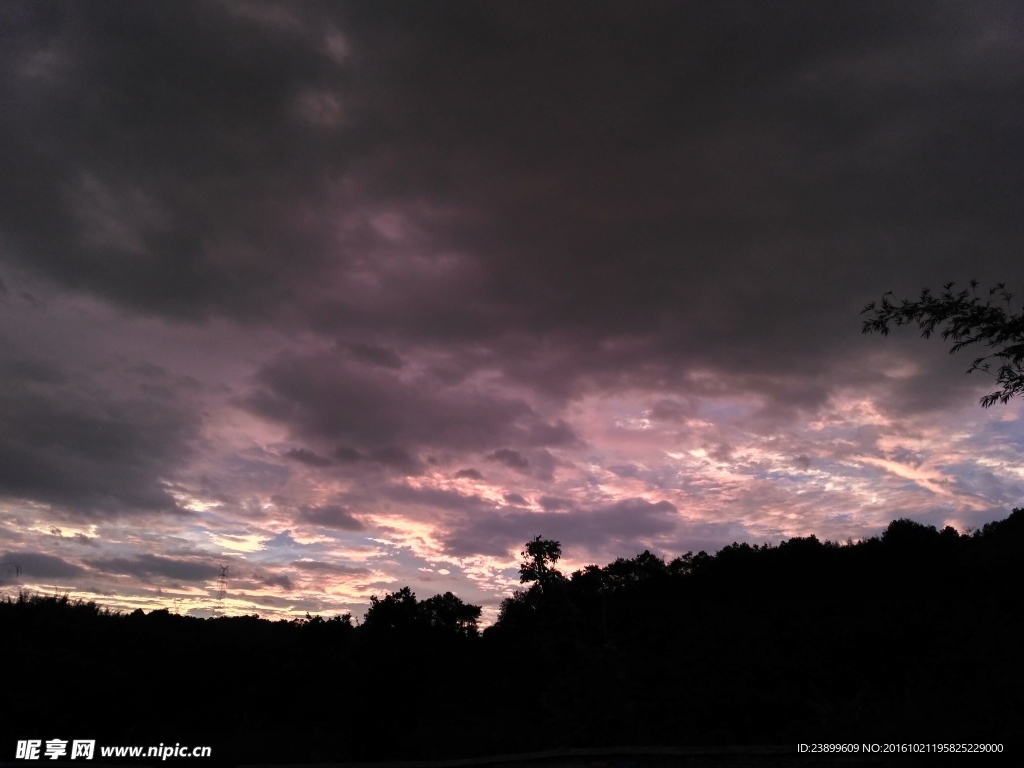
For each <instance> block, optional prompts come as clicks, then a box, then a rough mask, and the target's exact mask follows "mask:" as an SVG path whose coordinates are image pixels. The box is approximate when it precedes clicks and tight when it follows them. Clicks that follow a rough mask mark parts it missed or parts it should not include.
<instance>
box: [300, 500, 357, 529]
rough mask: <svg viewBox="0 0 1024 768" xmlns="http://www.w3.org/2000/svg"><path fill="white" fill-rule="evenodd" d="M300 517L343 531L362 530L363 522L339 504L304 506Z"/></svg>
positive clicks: (315, 523)
mask: <svg viewBox="0 0 1024 768" xmlns="http://www.w3.org/2000/svg"><path fill="white" fill-rule="evenodd" d="M299 518H300V519H301V520H302V521H303V522H306V523H312V524H313V525H321V526H323V527H325V528H337V529H339V530H342V531H361V530H363V524H362V523H361V522H360V521H359V519H358V518H356V517H354V516H353V515H352V514H351V513H350V512H349V511H348V510H347V509H345V508H344V507H342V506H339V505H337V504H328V505H325V506H322V507H302V508H301V509H300V510H299Z"/></svg>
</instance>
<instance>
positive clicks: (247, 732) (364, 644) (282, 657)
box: [0, 509, 1024, 764]
mask: <svg viewBox="0 0 1024 768" xmlns="http://www.w3.org/2000/svg"><path fill="white" fill-rule="evenodd" d="M1022 545H1024V509H1015V510H1013V512H1012V514H1010V516H1009V517H1008V518H1006V519H1005V520H1002V521H997V522H992V523H989V524H987V525H985V526H984V527H983V528H981V529H979V530H975V531H973V532H969V533H964V534H961V533H958V532H957V531H956V530H954V529H953V528H951V527H947V528H944V529H943V530H941V531H939V530H936V529H935V528H934V527H932V526H926V525H922V524H920V523H917V522H913V521H910V520H896V521H894V522H892V523H891V524H890V525H889V526H888V527H887V528H886V530H885V531H884V533H882V534H881V535H880V536H878V537H873V538H870V539H867V540H864V541H860V542H858V543H852V542H848V543H846V544H839V543H835V542H831V541H825V542H822V541H819V540H818V539H817V538H815V537H814V536H810V537H807V538H793V539H790V540H788V541H784V542H782V543H781V544H779V545H777V546H771V545H763V546H760V545H755V546H751V545H748V544H732V545H730V546H727V547H725V548H724V549H722V550H721V551H719V552H718V553H717V554H714V555H710V554H707V553H706V552H698V553H697V554H693V553H687V554H686V555H684V556H682V557H677V558H675V559H673V560H671V561H668V562H666V561H665V560H663V559H661V558H659V557H657V556H655V555H653V554H651V553H650V552H646V551H645V552H643V553H641V554H639V555H637V556H635V557H633V558H630V559H625V558H619V559H618V560H616V561H615V562H613V563H610V564H608V565H606V566H603V567H599V566H596V565H591V566H588V567H586V568H584V569H582V570H579V571H576V572H575V573H572V574H570V575H563V574H562V573H560V572H559V571H558V569H557V562H558V559H559V555H560V553H561V549H560V545H559V542H555V541H550V540H545V539H542V538H541V537H540V536H538V537H536V538H535V539H534V540H533V541H531V542H527V544H526V548H525V549H524V551H523V564H522V567H521V569H520V573H521V577H522V583H523V587H524V588H523V589H522V590H520V591H517V592H515V593H514V594H513V595H512V596H510V597H509V598H507V599H506V600H505V601H504V602H503V603H502V606H501V612H500V616H499V620H498V621H497V623H496V624H495V625H493V626H491V627H488V628H487V629H486V630H484V631H483V632H480V631H478V628H477V622H478V619H479V616H480V608H479V607H478V606H473V605H469V604H466V603H464V602H462V601H461V600H460V599H459V598H458V597H456V596H455V595H453V594H451V593H446V594H444V595H436V596H434V597H431V598H429V599H425V600H419V599H417V597H416V595H415V594H414V593H413V592H412V590H411V589H409V588H408V587H405V588H403V589H400V590H398V591H397V592H393V593H390V594H387V595H385V596H384V597H382V598H377V597H375V598H374V599H373V600H372V602H371V606H370V609H369V611H368V612H367V614H366V615H365V617H364V619H363V621H362V622H360V623H357V622H354V621H353V618H352V616H351V615H345V616H335V617H333V618H323V617H321V616H309V615H307V616H306V617H305V618H304V619H299V620H293V621H276V622H272V621H268V620H265V619H260V618H258V617H256V616H242V617H218V618H213V619H200V618H193V617H186V616H179V615H175V614H172V613H170V612H168V611H167V610H155V611H152V612H150V613H149V614H144V613H143V612H142V611H141V610H137V611H135V612H134V613H118V612H114V611H109V610H106V609H104V608H102V607H100V606H97V605H96V604H95V603H92V602H83V601H77V600H73V599H70V598H69V597H68V596H67V595H64V596H40V595H28V594H25V593H21V594H18V595H8V596H7V597H6V598H5V599H4V600H3V601H0V636H2V637H3V642H4V647H5V648H6V649H7V658H8V661H9V663H8V664H7V665H6V672H7V674H6V679H5V683H6V684H5V688H6V691H7V692H8V694H9V695H8V697H7V703H6V704H5V711H4V717H3V721H4V723H3V726H2V730H3V731H5V743H6V740H7V739H15V738H16V739H30V738H38V739H43V740H45V739H51V738H62V739H72V738H87V739H96V740H97V742H98V743H108V744H157V743H161V742H163V743H175V742H180V743H182V744H195V745H200V744H204V745H205V744H208V745H213V747H214V749H215V755H219V756H220V757H222V758H227V759H229V760H230V761H231V762H232V763H235V764H246V763H250V764H259V763H263V764H266V763H299V762H328V761H330V762H343V761H374V760H416V759H442V758H461V757H472V756H479V755H489V754H507V753H515V752H527V751H534V750H543V749H559V748H574V747H627V746H686V745H716V744H718V745H745V744H746V745H749V744H796V743H798V742H839V741H845V742H853V741H857V742H865V741H880V742H884V741H887V740H888V741H892V740H895V741H899V742H909V741H931V742H935V741H942V742H948V741H960V742H964V741H980V742H986V741H987V742H1007V741H1014V740H1016V739H1018V738H1019V737H1020V735H1021V731H1022V727H1021V726H1022V722H1024V720H1022V714H1024V709H1022V699H1024V664H1022V660H1021V652H1020V638H1021V636H1022V629H1024V625H1022V616H1024V611H1022V608H1024V598H1022V594H1021V589H1020V580H1019V570H1020V565H1019V563H1020V553H1021V551H1022ZM1015 573H1016V574H1018V575H1017V576H1014V574H1015ZM11 744H13V742H10V743H9V744H8V745H7V746H8V747H10V748H12V749H13V747H12V746H11ZM5 748H7V747H5ZM136 762H139V761H136ZM204 762H205V761H204Z"/></svg>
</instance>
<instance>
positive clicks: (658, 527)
mask: <svg viewBox="0 0 1024 768" xmlns="http://www.w3.org/2000/svg"><path fill="white" fill-rule="evenodd" d="M679 522H680V520H679V516H678V512H677V510H676V507H675V505H673V504H671V503H669V502H667V501H659V502H655V503H651V502H649V501H646V500H645V499H623V500H622V501H618V502H616V503H614V504H609V505H606V506H599V507H592V508H589V509H584V508H579V507H574V508H572V509H569V510H567V511H565V512H558V513H554V512H547V511H545V512H543V513H536V512H529V511H526V510H513V511H503V512H502V513H501V514H492V515H479V516H474V517H472V518H469V519H467V520H466V521H465V524H464V525H463V526H460V527H459V528H457V529H453V530H451V531H450V532H449V533H448V535H447V536H445V537H444V542H445V547H446V549H447V551H448V552H449V553H450V554H452V555H455V556H457V557H464V556H466V555H468V554H469V553H470V552H477V553H484V554H488V555H494V556H497V557H506V556H507V555H508V553H509V552H511V551H512V550H514V549H515V548H516V547H517V546H520V545H521V544H522V543H523V542H524V541H529V540H530V539H532V538H533V537H534V536H543V537H544V538H546V539H555V540H558V541H561V542H563V543H564V544H567V545H568V544H569V543H570V542H571V544H572V546H575V547H580V548H582V549H602V548H605V547H607V546H608V545H609V543H611V542H614V543H616V545H617V546H619V547H622V548H628V547H633V548H635V547H636V546H638V545H639V543H640V542H643V541H644V540H649V539H650V538H651V537H653V536H656V535H659V534H667V533H670V532H671V531H673V530H674V529H675V528H676V527H677V525H678V524H679Z"/></svg>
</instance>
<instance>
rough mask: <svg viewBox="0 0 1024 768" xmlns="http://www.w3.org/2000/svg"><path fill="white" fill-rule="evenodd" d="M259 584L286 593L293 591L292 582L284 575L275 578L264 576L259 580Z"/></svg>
mask: <svg viewBox="0 0 1024 768" xmlns="http://www.w3.org/2000/svg"><path fill="white" fill-rule="evenodd" d="M260 583H261V584H264V585H266V586H268V587H280V588H281V589H283V590H285V591H286V592H291V591H292V590H293V589H295V585H294V584H292V580H291V579H289V578H288V577H287V576H285V575H284V574H278V575H276V576H264V577H262V578H261V579H260Z"/></svg>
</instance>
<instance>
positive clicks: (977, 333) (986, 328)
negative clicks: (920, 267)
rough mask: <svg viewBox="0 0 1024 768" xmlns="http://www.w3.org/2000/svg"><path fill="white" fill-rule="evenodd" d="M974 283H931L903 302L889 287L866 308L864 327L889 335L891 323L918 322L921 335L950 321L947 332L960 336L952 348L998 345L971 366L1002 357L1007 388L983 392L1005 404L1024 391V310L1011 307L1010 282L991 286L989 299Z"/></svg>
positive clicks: (999, 375) (986, 366)
mask: <svg viewBox="0 0 1024 768" xmlns="http://www.w3.org/2000/svg"><path fill="white" fill-rule="evenodd" d="M970 285H971V288H970V290H967V289H964V290H962V291H960V292H959V293H953V291H952V288H953V283H946V284H945V285H944V286H943V287H942V288H943V290H942V294H941V295H939V296H934V295H932V293H931V291H930V290H929V289H928V288H925V289H924V290H922V291H921V296H920V298H919V299H918V300H917V301H910V300H909V299H903V300H901V301H899V302H898V303H896V302H893V301H890V299H889V297H890V296H892V295H893V293H892V291H889V292H888V293H886V294H885V295H884V296H882V302H881V305H880V306H879V305H876V303H875V302H873V301H872V302H871V303H870V304H868V305H867V306H866V307H864V309H863V310H862V311H861V314H862V315H863V314H867V313H869V312H870V313H871V315H870V316H869V317H868V319H866V320H865V321H864V325H863V327H862V329H861V332H862V333H874V332H876V331H877V332H878V333H881V334H882V335H883V336H887V335H888V334H889V329H890V326H891V325H913V324H917V325H918V327H920V329H921V335H922V336H923V337H924V338H926V339H927V338H929V337H930V336H931V335H932V333H934V332H935V329H936V328H938V327H942V326H945V327H944V328H943V330H942V338H943V339H953V342H954V343H953V347H952V348H951V349H950V350H949V353H950V354H953V353H954V352H959V351H960V350H961V349H963V348H964V347H966V346H969V345H971V344H982V345H984V346H986V347H990V348H992V349H993V350H994V351H992V352H990V353H989V354H987V355H983V356H981V357H978V358H975V360H974V362H972V363H971V367H970V368H968V369H967V372H968V373H973V372H974V371H977V370H981V371H986V372H990V370H991V365H992V362H990V361H993V360H994V361H995V362H997V363H998V368H997V369H996V379H997V381H998V382H999V384H1000V385H1001V386H1002V389H1001V390H996V391H994V392H991V393H989V394H987V395H985V396H984V397H983V398H981V405H982V406H983V407H985V408H988V407H989V406H990V405H992V404H994V403H996V402H1001V403H1003V404H1004V405H1005V404H1006V403H1008V402H1009V401H1010V398H1011V397H1013V396H1014V395H1019V394H1020V393H1021V392H1024V311H1022V312H1021V313H1020V314H1011V313H1010V311H1009V310H1010V300H1011V299H1012V298H1013V295H1012V294H1011V293H1009V292H1008V291H1007V290H1006V287H1005V284H1004V283H999V284H997V285H996V287H995V288H991V289H990V290H989V292H988V298H987V299H986V300H985V302H984V303H982V300H981V298H980V297H979V296H978V295H977V290H976V289H977V287H978V281H977V280H971V283H970ZM997 297H998V298H999V299H1001V300H1002V301H1004V302H1005V303H1006V309H1003V308H1002V307H1000V306H997V305H995V304H993V299H995V298H997Z"/></svg>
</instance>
